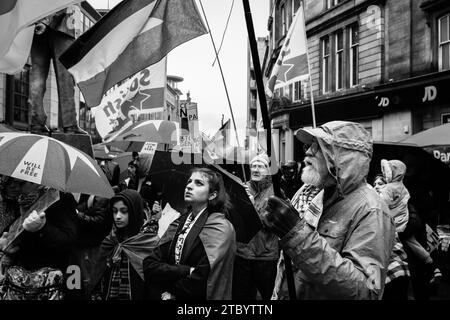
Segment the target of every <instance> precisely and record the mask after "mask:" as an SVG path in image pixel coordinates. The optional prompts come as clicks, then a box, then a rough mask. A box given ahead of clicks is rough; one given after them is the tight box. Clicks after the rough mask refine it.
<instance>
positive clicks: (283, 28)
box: [280, 3, 286, 37]
mask: <svg viewBox="0 0 450 320" xmlns="http://www.w3.org/2000/svg"><path fill="white" fill-rule="evenodd" d="M280 13H281V36H282V37H284V35H285V34H286V4H285V3H283V4H281V6H280Z"/></svg>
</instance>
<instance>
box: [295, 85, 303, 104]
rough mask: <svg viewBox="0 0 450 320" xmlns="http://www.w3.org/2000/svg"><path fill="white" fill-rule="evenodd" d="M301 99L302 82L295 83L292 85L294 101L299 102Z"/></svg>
mask: <svg viewBox="0 0 450 320" xmlns="http://www.w3.org/2000/svg"><path fill="white" fill-rule="evenodd" d="M301 99H302V82H301V81H296V82H295V83H294V101H300V100H301Z"/></svg>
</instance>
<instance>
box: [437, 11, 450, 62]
mask: <svg viewBox="0 0 450 320" xmlns="http://www.w3.org/2000/svg"><path fill="white" fill-rule="evenodd" d="M449 28H450V14H447V15H445V16H443V17H442V18H440V19H439V71H443V70H448V69H450V31H449Z"/></svg>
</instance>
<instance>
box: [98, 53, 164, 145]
mask: <svg viewBox="0 0 450 320" xmlns="http://www.w3.org/2000/svg"><path fill="white" fill-rule="evenodd" d="M166 65H167V59H166V58H163V59H162V60H161V61H159V62H158V63H156V64H154V65H152V66H150V67H148V68H145V69H143V70H142V71H140V72H138V73H137V74H136V75H134V76H133V77H131V78H129V79H128V80H126V81H125V82H123V83H122V84H120V85H117V86H115V87H114V88H112V89H111V90H109V91H108V92H107V93H106V94H105V95H104V97H103V99H102V102H101V103H100V105H98V106H97V107H94V108H92V109H91V111H92V114H93V115H94V118H95V126H96V128H97V131H98V133H99V134H100V136H101V137H102V138H105V137H106V136H117V135H119V134H120V133H121V132H123V131H124V130H126V129H127V128H129V127H130V126H131V125H132V124H133V123H135V122H136V121H137V120H138V119H139V116H140V115H143V114H150V113H155V112H161V111H163V108H164V106H165V101H166V82H167V72H166V70H167V68H166Z"/></svg>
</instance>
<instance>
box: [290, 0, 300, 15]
mask: <svg viewBox="0 0 450 320" xmlns="http://www.w3.org/2000/svg"><path fill="white" fill-rule="evenodd" d="M292 2H293V4H292V16H294V15H295V14H296V13H297V10H298V8H299V7H300V0H293V1H292Z"/></svg>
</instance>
